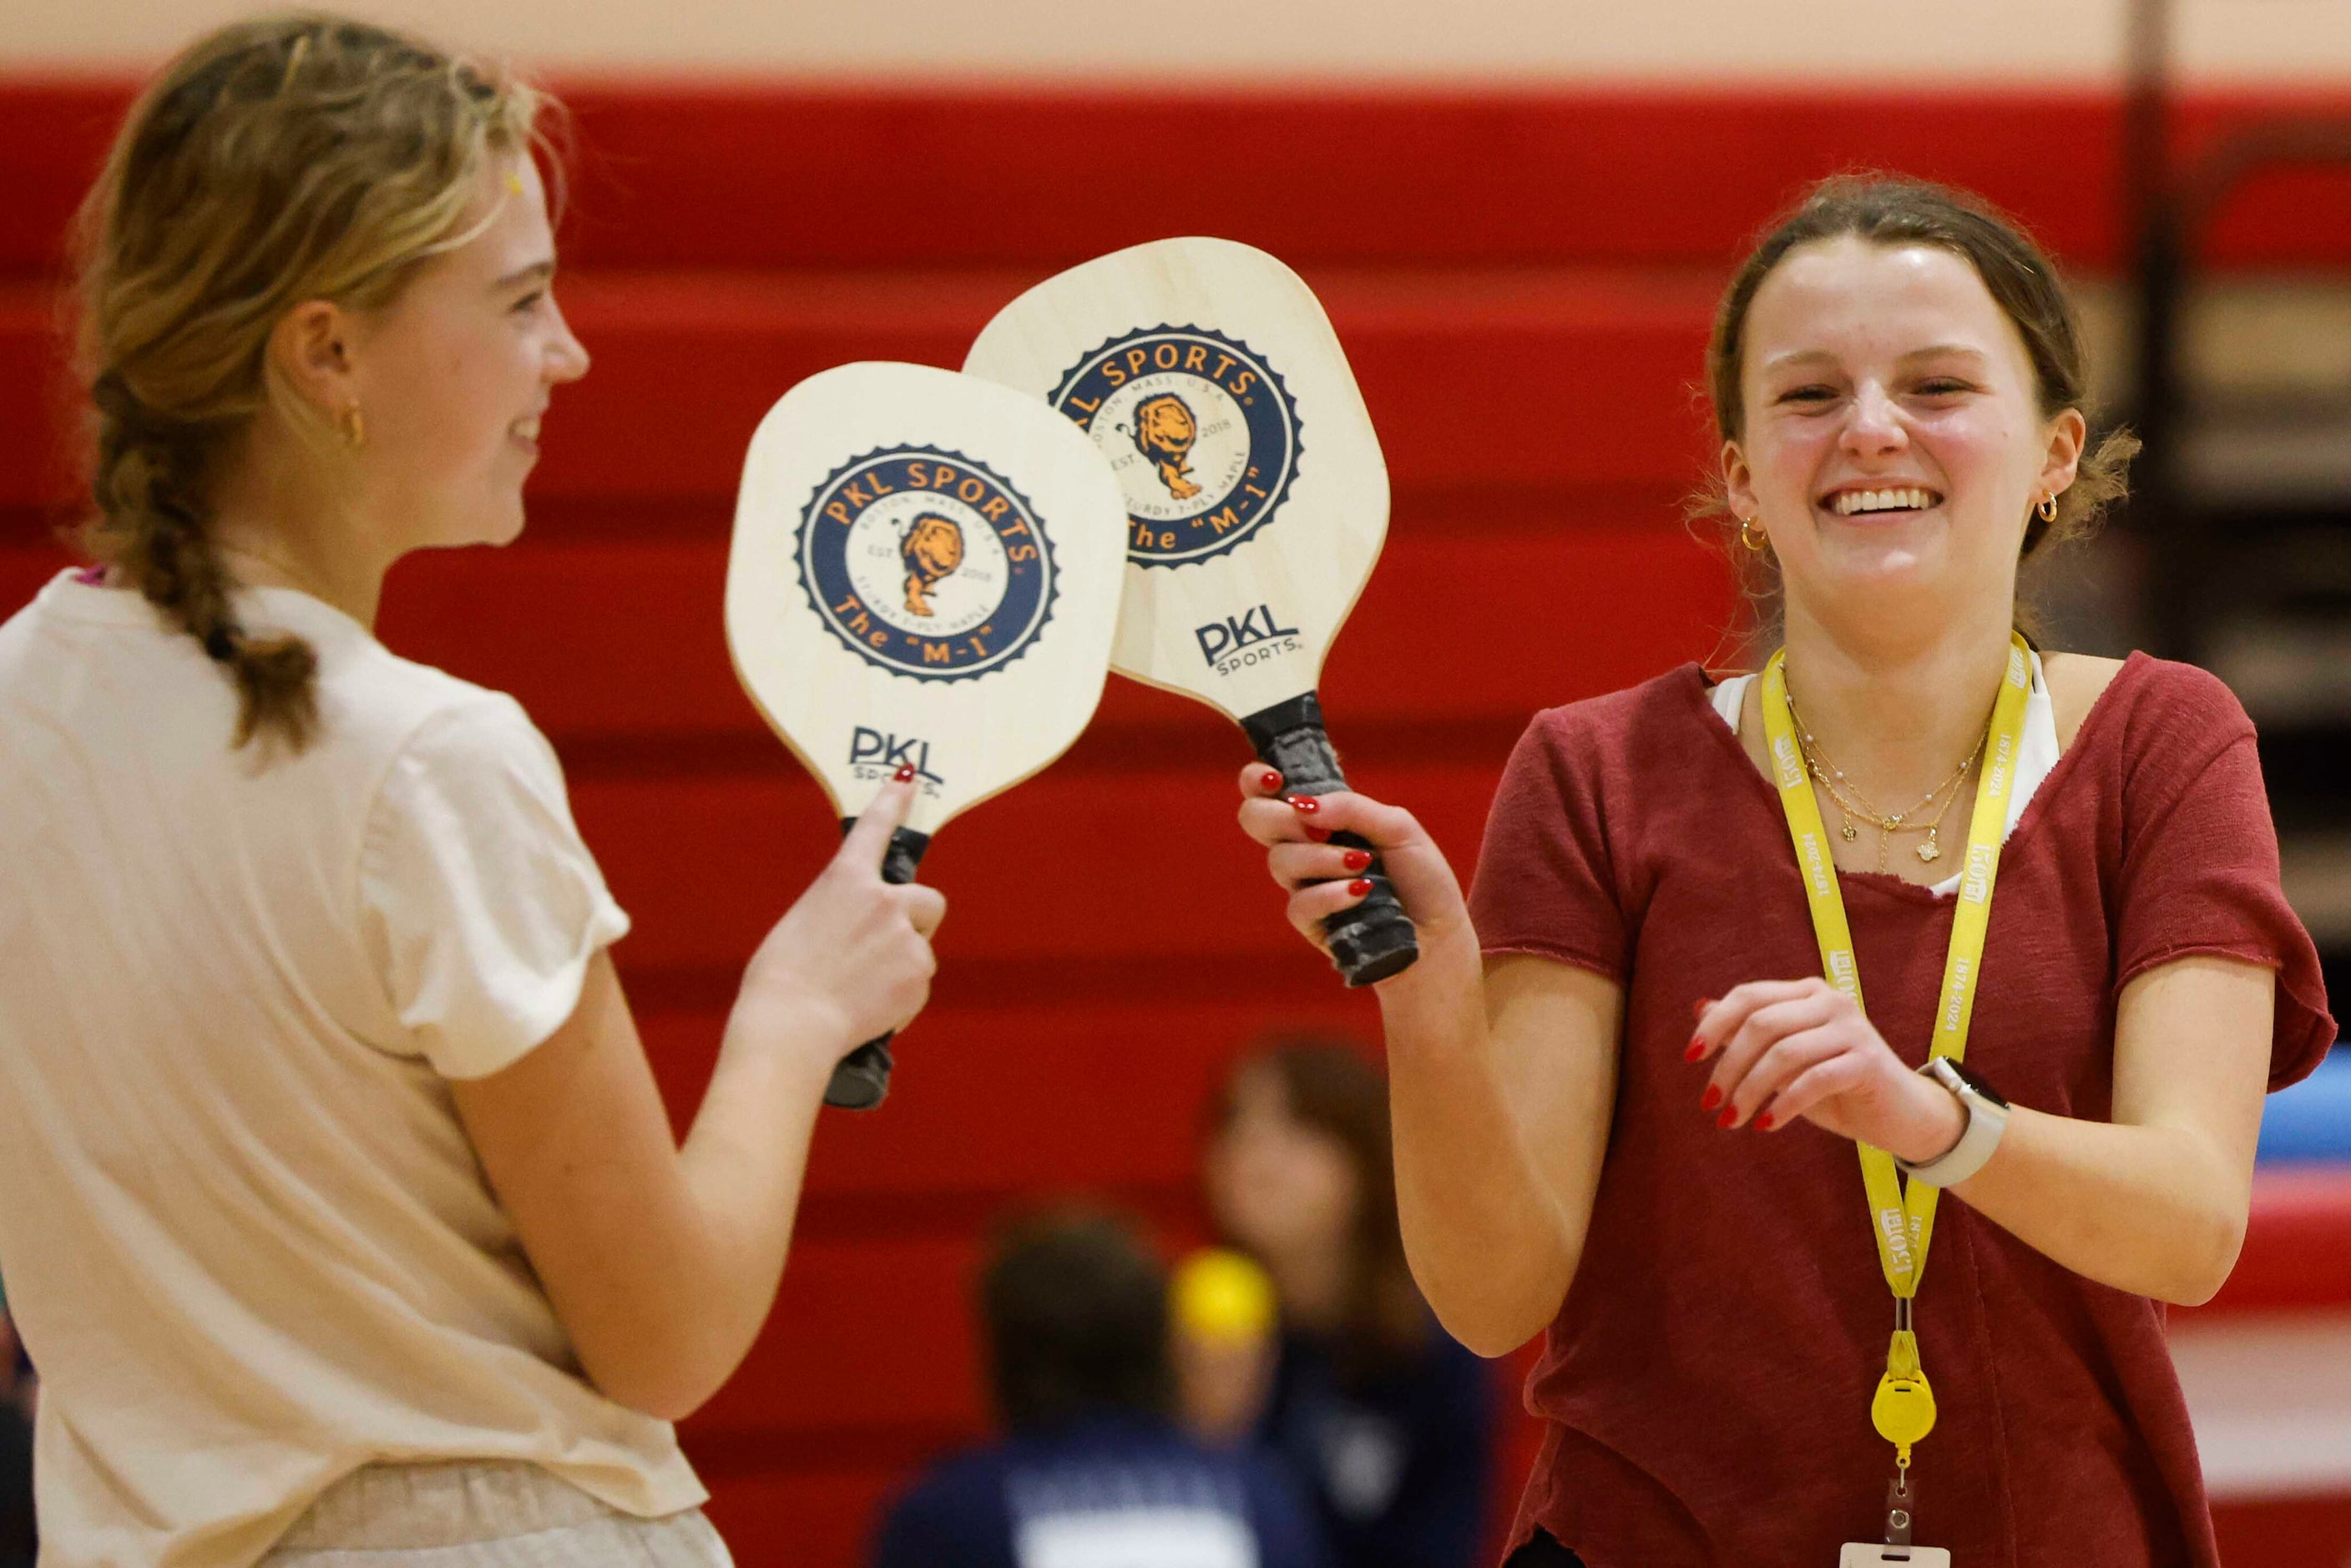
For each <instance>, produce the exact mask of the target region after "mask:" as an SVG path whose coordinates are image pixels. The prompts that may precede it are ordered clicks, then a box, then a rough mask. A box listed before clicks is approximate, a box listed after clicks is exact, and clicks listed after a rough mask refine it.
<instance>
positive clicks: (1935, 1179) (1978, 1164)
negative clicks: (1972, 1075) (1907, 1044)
mask: <svg viewBox="0 0 2351 1568" xmlns="http://www.w3.org/2000/svg"><path fill="white" fill-rule="evenodd" d="M1918 1071H1919V1073H1920V1075H1921V1076H1923V1077H1927V1078H1931V1079H1933V1080H1934V1081H1935V1082H1938V1083H1939V1084H1941V1085H1942V1086H1943V1087H1944V1088H1945V1089H1948V1090H1949V1091H1950V1092H1951V1095H1952V1097H1953V1098H1954V1099H1956V1100H1958V1101H1959V1109H1960V1110H1962V1111H1964V1112H1966V1113H1967V1118H1968V1124H1967V1130H1966V1131H1965V1132H1962V1133H1961V1134H1959V1142H1958V1143H1956V1144H1954V1145H1951V1146H1950V1147H1949V1149H1947V1150H1945V1151H1944V1152H1943V1153H1942V1154H1940V1155H1937V1156H1936V1157H1935V1158H1933V1159H1931V1160H1927V1161H1925V1162H1923V1163H1921V1164H1918V1165H1915V1166H1914V1165H1912V1164H1911V1163H1910V1162H1909V1161H1907V1160H1904V1159H1900V1158H1896V1160H1895V1162H1894V1163H1895V1165H1896V1166H1899V1167H1900V1168H1901V1171H1902V1173H1903V1174H1904V1175H1905V1176H1908V1177H1909V1178H1910V1179H1911V1180H1912V1181H1922V1182H1925V1183H1926V1184H1927V1185H1928V1186H1958V1185H1959V1183H1961V1182H1963V1181H1965V1180H1967V1179H1968V1178H1969V1177H1970V1176H1973V1175H1975V1174H1976V1172H1978V1171H1980V1170H1981V1169H1983V1167H1984V1164H1985V1162H1986V1161H1988V1160H1990V1159H1991V1156H1992V1151H1993V1150H1995V1149H1997V1148H1999V1147H2000V1140H2001V1134H2003V1133H2005V1132H2007V1131H2008V1107H2007V1106H2006V1105H2004V1104H2002V1103H2001V1102H1999V1101H1998V1100H1996V1099H1993V1098H1991V1096H1989V1095H1985V1094H1980V1093H1978V1092H1976V1088H1975V1085H1973V1084H1971V1083H1970V1082H1968V1081H1967V1080H1966V1078H1964V1077H1962V1076H1961V1075H1960V1074H1959V1072H1958V1071H1956V1070H1954V1069H1953V1068H1952V1066H1951V1065H1950V1063H1949V1061H1946V1060H1944V1059H1943V1058H1942V1057H1939V1056H1938V1057H1935V1058H1932V1059H1930V1060H1929V1061H1928V1063H1927V1065H1926V1066H1924V1067H1922V1068H1920V1069H1919V1070H1918Z"/></svg>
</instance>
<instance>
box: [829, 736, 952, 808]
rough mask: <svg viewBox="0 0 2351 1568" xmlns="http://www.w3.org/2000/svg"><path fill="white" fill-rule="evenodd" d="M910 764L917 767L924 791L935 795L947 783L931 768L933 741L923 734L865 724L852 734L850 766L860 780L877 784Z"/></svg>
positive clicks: (917, 776) (915, 777) (918, 779)
mask: <svg viewBox="0 0 2351 1568" xmlns="http://www.w3.org/2000/svg"><path fill="white" fill-rule="evenodd" d="M907 767H911V768H914V779H915V781H916V782H917V783H919V784H920V785H921V786H922V787H923V790H924V792H925V794H936V793H937V792H938V789H939V787H940V786H941V785H943V784H945V783H946V779H942V778H940V777H939V776H938V775H937V774H936V773H934V772H933V771H931V743H930V742H929V741H927V740H925V739H923V738H922V737H920V736H914V735H909V736H904V737H900V736H896V735H893V734H891V733H890V732H889V731H888V730H883V729H868V728H867V727H865V726H863V725H862V724H861V725H859V726H858V727H856V728H855V729H854V730H852V732H851V733H850V737H849V768H850V772H851V773H852V775H854V776H855V777H856V778H858V779H862V780H863V781H865V782H867V783H878V782H880V781H881V780H882V779H887V778H889V777H890V776H891V775H892V774H894V773H895V772H897V771H898V769H899V768H907Z"/></svg>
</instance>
